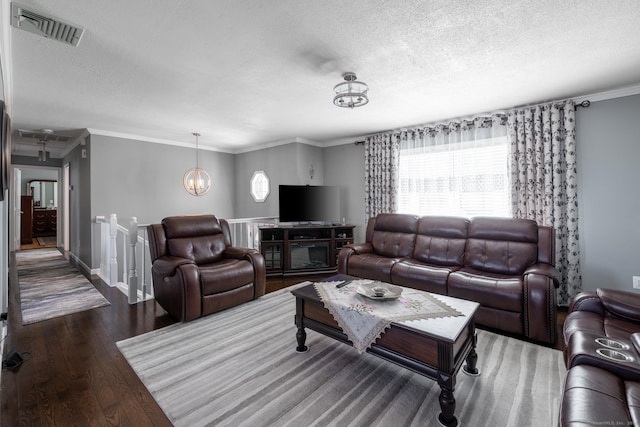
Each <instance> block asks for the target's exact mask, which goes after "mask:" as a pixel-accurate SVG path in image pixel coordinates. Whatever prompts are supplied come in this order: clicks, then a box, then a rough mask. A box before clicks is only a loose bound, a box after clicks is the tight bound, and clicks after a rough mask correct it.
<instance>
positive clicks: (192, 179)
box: [182, 132, 211, 196]
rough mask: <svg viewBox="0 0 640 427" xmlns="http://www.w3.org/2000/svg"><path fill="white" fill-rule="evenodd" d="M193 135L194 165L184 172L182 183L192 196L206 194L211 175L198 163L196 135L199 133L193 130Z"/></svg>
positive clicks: (209, 186) (209, 185)
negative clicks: (194, 139) (194, 143)
mask: <svg viewBox="0 0 640 427" xmlns="http://www.w3.org/2000/svg"><path fill="white" fill-rule="evenodd" d="M193 135H194V136H195V137H196V167H195V168H191V169H189V170H188V171H186V172H185V173H184V177H183V178H182V184H183V185H184V189H185V190H187V193H189V194H191V195H192V196H202V195H204V194H207V191H209V189H210V188H211V177H210V176H209V174H208V173H207V171H206V170H204V169H202V168H201V167H200V165H199V163H198V137H199V136H200V134H199V133H195V132H194V133H193Z"/></svg>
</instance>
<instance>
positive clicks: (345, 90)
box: [333, 72, 369, 108]
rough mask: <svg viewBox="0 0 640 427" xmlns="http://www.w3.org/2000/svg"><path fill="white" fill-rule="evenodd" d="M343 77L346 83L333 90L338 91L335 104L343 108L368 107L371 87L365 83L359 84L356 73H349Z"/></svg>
mask: <svg viewBox="0 0 640 427" xmlns="http://www.w3.org/2000/svg"><path fill="white" fill-rule="evenodd" d="M342 77H343V78H344V80H345V81H344V82H342V83H338V84H337V85H335V86H334V88H333V90H335V91H336V96H335V97H334V98H333V103H334V104H335V105H337V106H338V107H342V108H355V107H362V106H363V105H367V104H368V103H369V97H368V96H367V92H368V91H369V86H367V84H366V83H364V82H359V81H358V80H357V79H358V77H356V73H352V72H347V73H344V74H343V75H342Z"/></svg>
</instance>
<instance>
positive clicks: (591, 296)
mask: <svg viewBox="0 0 640 427" xmlns="http://www.w3.org/2000/svg"><path fill="white" fill-rule="evenodd" d="M574 311H591V312H593V313H597V314H599V315H601V316H604V315H605V311H606V310H605V309H604V306H603V305H602V301H600V298H599V297H598V295H597V294H596V293H595V292H592V291H584V292H580V293H579V294H577V295H576V296H574V297H573V298H572V299H571V301H570V302H569V309H568V311H567V312H568V313H572V312H574Z"/></svg>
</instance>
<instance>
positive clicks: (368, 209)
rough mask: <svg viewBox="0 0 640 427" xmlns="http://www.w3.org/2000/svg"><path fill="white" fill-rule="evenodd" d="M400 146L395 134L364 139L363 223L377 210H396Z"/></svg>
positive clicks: (378, 211) (385, 211)
mask: <svg viewBox="0 0 640 427" xmlns="http://www.w3.org/2000/svg"><path fill="white" fill-rule="evenodd" d="M399 147H400V144H399V141H398V138H397V136H396V135H391V134H378V135H373V136H369V137H367V138H366V139H365V142H364V153H365V154H364V156H365V161H364V192H365V195H364V205H365V216H366V218H365V223H366V220H368V219H369V218H371V217H374V216H376V215H378V214H380V213H394V212H396V211H397V208H398V202H397V189H398V164H399V160H398V159H399V156H398V153H399Z"/></svg>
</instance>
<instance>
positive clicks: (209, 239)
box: [167, 234, 226, 265]
mask: <svg viewBox="0 0 640 427" xmlns="http://www.w3.org/2000/svg"><path fill="white" fill-rule="evenodd" d="M167 246H168V248H169V253H170V254H171V255H172V256H175V257H179V258H186V259H190V260H193V261H195V263H196V264H198V265H202V264H209V263H212V262H216V261H218V260H220V259H222V257H223V252H224V250H225V248H226V245H225V244H224V236H223V235H222V234H216V235H209V236H197V237H181V238H174V239H168V240H167Z"/></svg>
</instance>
